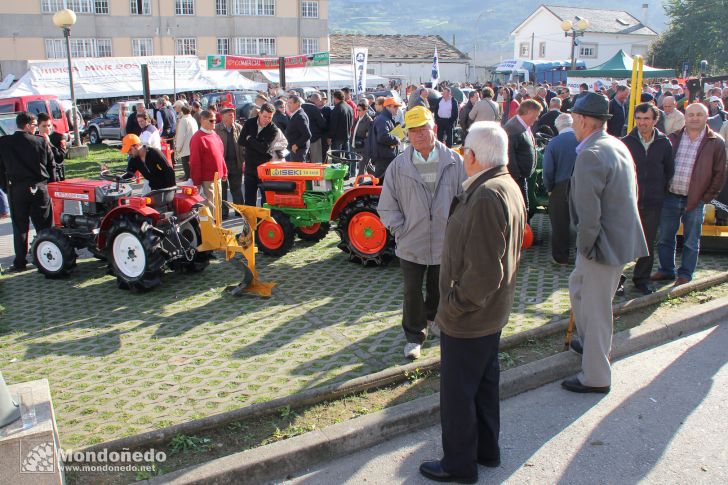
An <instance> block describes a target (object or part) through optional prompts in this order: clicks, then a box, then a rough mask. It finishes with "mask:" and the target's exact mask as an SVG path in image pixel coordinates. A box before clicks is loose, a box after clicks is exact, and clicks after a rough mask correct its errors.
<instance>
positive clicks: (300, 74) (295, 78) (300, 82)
mask: <svg viewBox="0 0 728 485" xmlns="http://www.w3.org/2000/svg"><path fill="white" fill-rule="evenodd" d="M329 67H330V68H331V88H332V89H340V88H344V87H350V88H353V87H354V70H353V69H352V67H351V65H349V64H332V65H331V66H329ZM329 67H327V66H319V67H302V68H294V69H286V87H290V88H303V87H314V88H319V89H327V88H328V83H329ZM260 72H261V73H262V74H263V77H265V79H267V80H268V82H271V83H279V82H280V78H279V76H278V71H277V70H273V69H271V70H265V71H260ZM388 83H389V80H388V79H386V78H383V77H380V76H375V75H374V74H367V86H368V87H376V86H377V84H384V85H385V86H387V85H388Z"/></svg>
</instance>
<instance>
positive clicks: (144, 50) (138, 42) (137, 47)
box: [131, 37, 154, 57]
mask: <svg viewBox="0 0 728 485" xmlns="http://www.w3.org/2000/svg"><path fill="white" fill-rule="evenodd" d="M131 55H133V56H134V57H143V56H152V55H154V44H153V43H152V39H151V37H147V38H144V39H132V40H131Z"/></svg>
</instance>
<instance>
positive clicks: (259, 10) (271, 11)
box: [233, 0, 276, 15]
mask: <svg viewBox="0 0 728 485" xmlns="http://www.w3.org/2000/svg"><path fill="white" fill-rule="evenodd" d="M275 14H276V2H275V0H233V15H275Z"/></svg>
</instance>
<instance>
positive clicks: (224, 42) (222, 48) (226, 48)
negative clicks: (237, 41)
mask: <svg viewBox="0 0 728 485" xmlns="http://www.w3.org/2000/svg"><path fill="white" fill-rule="evenodd" d="M217 53H218V54H219V55H221V56H224V55H227V54H230V39H226V38H222V37H220V38H218V39H217Z"/></svg>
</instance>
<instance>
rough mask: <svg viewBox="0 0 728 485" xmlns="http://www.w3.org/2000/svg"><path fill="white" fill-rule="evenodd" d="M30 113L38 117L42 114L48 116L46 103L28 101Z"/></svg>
mask: <svg viewBox="0 0 728 485" xmlns="http://www.w3.org/2000/svg"><path fill="white" fill-rule="evenodd" d="M28 113H30V114H34V115H36V116H38V115H39V114H41V113H45V114H48V108H47V107H46V104H45V101H28Z"/></svg>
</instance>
